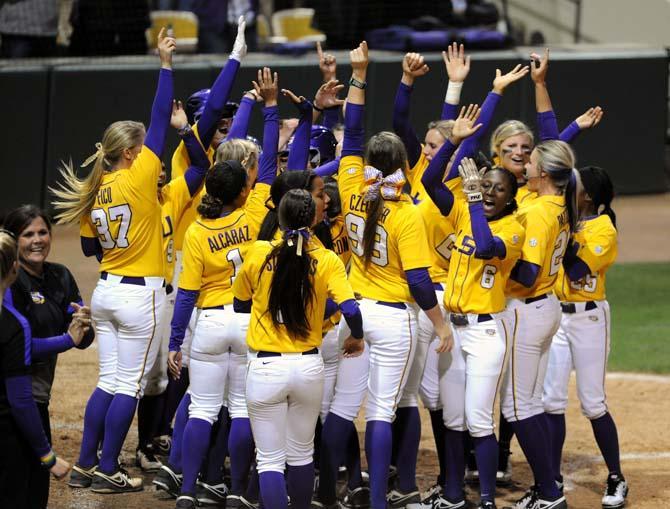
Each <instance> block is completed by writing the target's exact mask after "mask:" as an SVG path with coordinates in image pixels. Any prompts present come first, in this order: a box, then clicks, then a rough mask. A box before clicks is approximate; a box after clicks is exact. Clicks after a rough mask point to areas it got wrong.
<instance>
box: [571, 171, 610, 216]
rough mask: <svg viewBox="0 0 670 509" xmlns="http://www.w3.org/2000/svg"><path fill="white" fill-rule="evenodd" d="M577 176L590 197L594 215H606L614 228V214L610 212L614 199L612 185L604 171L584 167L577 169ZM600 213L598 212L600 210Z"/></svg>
mask: <svg viewBox="0 0 670 509" xmlns="http://www.w3.org/2000/svg"><path fill="white" fill-rule="evenodd" d="M577 171H579V176H580V177H581V179H582V185H583V186H584V191H586V194H588V195H589V196H590V197H591V200H592V201H593V206H594V208H595V211H596V214H599V215H600V214H607V215H608V216H609V217H610V219H611V220H612V224H613V225H614V227H615V228H616V214H615V213H614V210H612V200H613V199H614V185H613V184H612V180H611V179H610V176H609V175H608V174H607V172H606V171H605V170H603V169H602V168H600V167H598V166H585V167H584V168H579V170H577ZM601 207H602V208H603V209H602V212H601V211H600V208H601Z"/></svg>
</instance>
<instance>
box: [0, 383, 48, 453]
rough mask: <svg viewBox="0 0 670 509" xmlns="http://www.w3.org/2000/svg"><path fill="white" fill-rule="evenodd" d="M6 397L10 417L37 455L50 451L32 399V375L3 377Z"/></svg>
mask: <svg viewBox="0 0 670 509" xmlns="http://www.w3.org/2000/svg"><path fill="white" fill-rule="evenodd" d="M5 388H6V390H7V399H8V401H9V406H10V408H11V412H12V417H14V420H15V421H16V424H17V425H18V428H19V429H20V430H21V433H23V436H25V437H26V439H27V440H28V443H29V444H30V446H31V447H32V448H33V450H34V451H35V453H36V454H37V456H38V457H42V456H46V455H47V454H49V453H50V452H51V445H49V441H48V440H47V436H46V434H45V433H44V429H43V428H42V419H40V414H39V412H38V410H37V405H36V404H35V400H34V399H33V387H32V377H31V376H30V375H21V376H12V377H8V378H6V379H5Z"/></svg>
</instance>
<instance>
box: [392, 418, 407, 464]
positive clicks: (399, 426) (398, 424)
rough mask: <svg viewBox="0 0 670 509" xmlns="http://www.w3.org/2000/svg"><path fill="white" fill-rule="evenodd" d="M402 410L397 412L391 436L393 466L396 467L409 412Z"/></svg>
mask: <svg viewBox="0 0 670 509" xmlns="http://www.w3.org/2000/svg"><path fill="white" fill-rule="evenodd" d="M400 410H401V409H400V408H397V409H396V411H395V420H394V421H393V423H391V434H392V437H393V444H392V445H391V465H393V466H396V465H397V461H398V449H399V448H400V439H401V437H402V434H403V432H404V429H405V420H406V418H407V412H401V411H400Z"/></svg>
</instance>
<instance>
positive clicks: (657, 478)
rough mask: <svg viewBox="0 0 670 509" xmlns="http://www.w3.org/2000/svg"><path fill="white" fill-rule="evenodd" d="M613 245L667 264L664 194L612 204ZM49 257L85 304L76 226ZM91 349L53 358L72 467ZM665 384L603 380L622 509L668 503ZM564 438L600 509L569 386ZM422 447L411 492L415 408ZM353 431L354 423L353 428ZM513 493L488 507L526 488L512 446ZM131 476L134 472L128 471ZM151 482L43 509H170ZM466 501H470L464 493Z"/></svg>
mask: <svg viewBox="0 0 670 509" xmlns="http://www.w3.org/2000/svg"><path fill="white" fill-rule="evenodd" d="M614 209H615V210H616V211H617V214H618V222H619V234H620V247H619V261H620V262H631V261H670V236H669V235H667V234H665V235H659V232H667V225H668V224H670V194H666V195H657V196H644V197H627V198H622V199H617V200H616V202H615V205H614ZM50 260H52V261H56V262H60V263H64V264H66V265H67V266H68V267H69V268H70V270H71V271H72V272H73V273H74V275H75V277H76V279H77V281H78V283H79V286H80V288H81V291H82V296H83V297H84V300H86V301H88V300H89V299H90V295H91V292H92V290H93V287H94V285H95V283H96V280H97V264H96V263H95V261H94V260H91V259H85V258H84V257H83V255H82V254H81V251H80V249H79V239H78V235H77V231H76V229H72V228H61V227H58V228H56V230H55V232H54V244H53V248H52V254H51V257H50ZM97 369H98V368H97V349H96V348H95V345H93V346H92V347H91V348H89V349H88V350H85V351H79V350H74V351H72V352H68V353H66V354H64V355H62V356H61V358H60V360H59V363H58V371H57V376H56V381H55V384H54V391H53V399H52V403H51V420H52V426H53V437H54V448H55V450H56V451H57V452H58V453H59V454H60V455H61V456H63V457H64V458H66V459H68V460H70V461H75V460H76V458H77V455H78V450H79V445H80V443H81V433H82V429H83V415H84V408H85V405H86V401H87V398H88V396H89V395H90V393H91V391H92V390H93V388H94V387H95V383H96V378H97ZM668 391H670V377H662V376H651V375H633V374H618V373H615V374H612V375H610V376H609V377H608V381H607V395H608V399H609V407H610V409H611V411H612V415H613V417H614V419H615V421H616V422H617V425H618V428H619V440H620V444H621V453H622V464H623V471H624V474H625V475H626V477H627V479H628V482H629V484H630V486H631V490H630V494H629V497H628V500H629V503H628V507H630V508H639V509H646V508H648V509H652V508H654V509H655V508H658V507H664V506H665V507H668V506H670V503H669V502H668V500H670V429H669V427H668V425H667V423H668V422H670V405H668V403H667V401H668V400H667V394H668ZM567 422H568V434H567V439H566V444H565V452H564V462H563V465H564V467H563V471H564V475H565V477H566V496H567V499H568V503H569V504H570V507H571V508H574V509H591V508H599V507H600V498H601V497H602V491H603V486H604V481H605V479H606V476H607V470H606V468H605V467H604V464H603V462H602V460H601V458H600V454H599V451H598V449H597V446H596V444H595V441H594V439H593V434H592V432H591V427H590V425H589V423H588V421H587V420H586V419H585V418H584V417H583V416H582V415H581V413H580V410H579V403H578V401H577V397H576V393H575V384H574V377H573V378H572V380H571V384H570V407H569V410H568V414H567ZM422 423H423V440H422V442H421V450H420V456H419V465H418V468H417V480H418V483H419V487H420V488H422V489H426V488H428V487H429V486H430V485H431V484H433V483H434V480H435V476H436V472H437V457H436V455H435V451H434V446H433V442H432V436H431V431H430V419H429V417H428V414H427V413H425V412H423V410H422ZM359 429H363V426H361V427H359ZM136 443H137V433H136V428H135V425H133V427H132V428H131V431H130V433H129V435H128V439H127V440H126V444H125V447H124V455H125V456H126V457H128V458H129V459H130V458H132V457H133V454H134V450H135V445H136ZM512 453H513V454H512V465H513V470H514V486H512V487H511V488H510V489H500V490H499V491H498V499H497V503H498V507H503V506H504V505H506V503H509V502H512V501H513V500H514V499H515V498H517V497H518V496H519V495H520V494H521V493H522V491H523V489H524V488H525V487H526V486H527V485H528V484H529V481H530V471H529V469H528V467H527V465H526V463H525V460H524V458H523V454H522V453H521V451H520V450H519V448H518V445H517V444H516V441H515V442H514V445H513V449H512ZM130 471H131V473H133V474H137V473H139V472H138V470H137V469H136V468H134V467H131V468H130ZM151 479H152V476H151V475H149V476H145V490H144V491H143V492H141V493H134V494H126V495H106V496H105V495H96V494H93V493H91V492H90V491H88V490H71V489H69V488H68V487H67V485H66V484H65V483H59V482H52V484H51V498H50V503H49V507H50V508H52V509H61V508H73V509H140V508H142V509H149V508H168V507H174V501H172V500H170V499H167V498H166V497H165V496H163V495H159V494H157V493H156V492H154V490H153V488H152V487H151ZM470 498H471V499H472V500H473V501H475V500H477V496H476V494H474V493H472V492H471V497H470Z"/></svg>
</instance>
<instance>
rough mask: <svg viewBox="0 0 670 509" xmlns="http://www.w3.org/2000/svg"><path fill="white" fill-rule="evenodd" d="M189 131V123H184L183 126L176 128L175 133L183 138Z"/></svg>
mask: <svg viewBox="0 0 670 509" xmlns="http://www.w3.org/2000/svg"><path fill="white" fill-rule="evenodd" d="M190 132H191V126H190V125H189V124H186V125H185V126H184V127H181V128H179V129H177V134H178V135H179V137H180V138H183V137H184V136H186V135H187V134H188V133H190Z"/></svg>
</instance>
